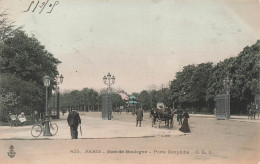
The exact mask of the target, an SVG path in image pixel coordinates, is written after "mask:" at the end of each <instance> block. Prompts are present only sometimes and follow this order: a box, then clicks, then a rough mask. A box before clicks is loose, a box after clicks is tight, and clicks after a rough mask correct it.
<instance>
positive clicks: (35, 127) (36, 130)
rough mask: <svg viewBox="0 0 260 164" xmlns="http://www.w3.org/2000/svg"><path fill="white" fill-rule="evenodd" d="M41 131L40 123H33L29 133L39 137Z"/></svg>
mask: <svg viewBox="0 0 260 164" xmlns="http://www.w3.org/2000/svg"><path fill="white" fill-rule="evenodd" d="M41 133H42V126H41V125H33V127H32V130H31V134H32V136H33V137H39V136H40V135H41Z"/></svg>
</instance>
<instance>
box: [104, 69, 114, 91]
mask: <svg viewBox="0 0 260 164" xmlns="http://www.w3.org/2000/svg"><path fill="white" fill-rule="evenodd" d="M115 80H116V78H115V77H114V76H112V77H111V74H110V73H108V74H107V76H104V77H103V82H104V84H106V85H107V86H108V88H107V89H108V91H111V89H112V88H111V86H112V85H114V84H115Z"/></svg>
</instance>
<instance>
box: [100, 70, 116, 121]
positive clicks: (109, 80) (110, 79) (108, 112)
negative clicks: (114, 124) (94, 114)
mask: <svg viewBox="0 0 260 164" xmlns="http://www.w3.org/2000/svg"><path fill="white" fill-rule="evenodd" d="M115 79H116V78H115V77H114V76H111V74H110V73H108V74H107V76H104V77H103V82H104V84H106V85H107V86H108V88H107V91H108V94H107V96H108V97H107V102H106V107H105V108H104V111H102V117H103V119H106V117H108V120H111V117H112V100H111V97H110V92H111V90H112V88H111V86H112V85H114V84H115Z"/></svg>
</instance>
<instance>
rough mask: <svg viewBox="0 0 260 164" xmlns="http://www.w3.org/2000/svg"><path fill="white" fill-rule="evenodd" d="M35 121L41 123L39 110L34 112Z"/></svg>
mask: <svg viewBox="0 0 260 164" xmlns="http://www.w3.org/2000/svg"><path fill="white" fill-rule="evenodd" d="M33 120H34V123H37V122H38V121H39V114H38V112H37V110H35V111H34V112H33Z"/></svg>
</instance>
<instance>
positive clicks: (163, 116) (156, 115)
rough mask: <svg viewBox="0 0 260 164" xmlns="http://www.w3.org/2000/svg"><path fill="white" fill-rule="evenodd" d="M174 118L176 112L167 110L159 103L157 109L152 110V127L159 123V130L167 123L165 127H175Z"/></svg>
mask: <svg viewBox="0 0 260 164" xmlns="http://www.w3.org/2000/svg"><path fill="white" fill-rule="evenodd" d="M173 116H174V112H173V111H172V110H171V109H170V108H167V107H166V106H165V105H164V104H163V103H157V108H156V109H152V110H151V114H150V117H151V118H152V127H153V126H154V125H155V124H156V122H158V123H159V128H160V127H161V122H163V121H164V122H165V126H167V127H168V129H169V128H172V127H173Z"/></svg>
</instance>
